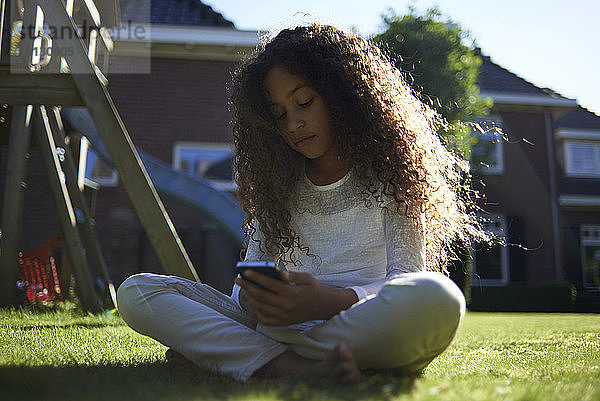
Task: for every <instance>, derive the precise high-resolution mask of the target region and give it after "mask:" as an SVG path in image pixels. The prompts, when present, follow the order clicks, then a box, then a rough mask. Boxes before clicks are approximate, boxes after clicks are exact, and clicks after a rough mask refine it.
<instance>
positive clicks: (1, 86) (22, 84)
mask: <svg viewBox="0 0 600 401" xmlns="http://www.w3.org/2000/svg"><path fill="white" fill-rule="evenodd" d="M3 1H5V2H6V1H8V0H3ZM11 1H14V0H11ZM23 1H24V8H23V10H24V14H23V15H22V16H21V18H22V21H23V27H24V28H23V29H27V30H28V32H26V33H27V35H23V36H22V38H21V42H20V44H19V49H21V50H22V52H21V54H19V55H15V54H13V55H11V56H10V57H9V58H10V62H9V63H8V64H7V63H4V64H3V65H0V104H5V103H6V104H11V105H15V106H16V107H14V108H13V115H12V121H11V133H10V145H9V146H10V148H9V149H10V151H9V160H8V164H9V168H8V171H7V181H6V190H5V195H4V208H3V214H2V237H0V244H1V250H2V253H1V254H0V287H2V288H0V303H2V304H10V303H12V302H13V301H14V288H11V286H12V287H14V282H15V279H16V276H17V257H18V245H19V242H20V237H21V230H22V215H23V210H22V205H23V197H24V186H25V185H23V183H24V182H25V171H26V170H25V169H26V153H27V150H28V144H29V137H30V135H31V131H32V129H31V127H32V122H33V121H35V122H37V124H34V125H33V126H34V127H37V129H34V130H33V131H35V133H36V135H37V138H38V142H39V145H40V151H41V154H42V158H43V161H44V165H45V168H46V171H47V173H48V182H49V183H50V187H51V188H52V192H53V193H52V197H53V200H54V205H55V209H56V212H57V215H58V216H59V220H60V225H61V229H62V231H63V236H64V238H65V247H66V250H67V253H68V255H69V259H70V261H71V263H72V268H73V273H74V274H75V277H76V281H77V284H78V289H79V296H80V299H81V301H82V304H83V305H84V307H85V308H86V309H87V310H90V311H93V312H97V311H99V310H101V309H102V307H103V305H102V302H101V296H99V294H97V291H96V290H95V289H94V278H95V277H102V278H103V279H104V280H105V281H106V283H107V284H108V288H109V292H110V295H111V300H112V303H114V304H115V306H116V294H115V290H114V286H113V285H112V283H111V281H110V278H109V277H108V273H107V269H106V265H105V262H104V260H103V257H102V253H101V252H100V247H99V245H98V241H97V238H96V236H95V234H94V230H93V224H92V222H91V219H90V216H89V211H88V210H87V207H86V204H85V202H84V199H83V196H82V193H81V190H80V188H79V186H78V184H77V182H78V179H77V171H76V168H75V163H74V159H73V156H72V155H71V153H70V151H69V147H68V146H67V145H66V143H65V132H64V128H63V126H62V121H61V118H60V107H59V106H85V107H87V108H88V111H89V113H90V115H91V116H92V120H93V121H94V124H95V126H96V129H97V131H98V133H99V134H100V137H101V138H102V141H103V142H104V145H105V147H106V149H107V150H108V153H109V154H110V157H111V159H112V161H113V164H114V166H115V168H116V169H117V171H118V173H119V177H120V179H121V181H122V183H123V186H124V188H125V190H126V192H127V194H128V196H129V198H130V199H131V202H132V204H133V206H134V208H135V210H136V212H137V215H138V217H139V218H140V221H141V223H142V225H143V227H144V229H145V230H146V233H147V235H148V237H149V239H150V242H151V243H152V245H153V247H154V250H155V252H156V254H157V256H158V258H159V260H160V262H161V264H162V266H163V268H164V270H165V271H166V272H168V273H171V274H175V275H179V276H181V277H185V278H189V279H192V280H196V281H200V280H199V278H198V276H197V274H196V271H195V269H194V267H193V266H192V264H191V262H190V259H189V257H188V255H187V253H186V251H185V249H184V248H183V246H182V243H181V241H180V239H179V237H178V235H177V233H176V231H175V228H174V226H173V224H172V222H171V220H170V218H169V216H168V215H167V212H166V210H165V208H164V206H163V204H162V202H161V200H160V198H159V197H158V194H157V192H156V190H155V188H154V185H153V184H152V181H151V180H150V178H149V176H148V174H147V172H146V169H145V168H144V165H143V164H142V162H141V160H140V158H139V156H138V154H137V152H136V150H135V148H134V146H133V143H132V141H131V138H130V136H129V134H128V132H127V129H126V128H125V125H124V123H123V121H122V119H121V117H120V116H119V113H118V111H117V109H116V107H115V105H114V103H113V101H112V99H111V98H110V95H109V93H108V91H107V89H106V84H107V80H106V78H105V77H104V75H103V74H102V72H101V69H100V68H99V66H98V65H97V64H96V60H97V59H99V56H104V57H103V58H102V61H104V62H105V63H106V60H107V57H106V56H107V55H108V53H109V52H110V50H111V49H112V46H113V44H112V40H111V38H110V35H109V34H108V31H107V30H106V24H105V23H103V21H102V17H103V16H104V15H108V20H110V19H111V18H113V19H114V15H115V12H114V8H113V9H111V8H110V7H108V6H109V5H110V2H112V3H113V5H115V6H116V7H118V0H104V1H103V2H102V4H101V6H102V7H101V11H102V12H99V11H98V8H96V5H95V3H94V2H93V1H91V0H77V1H80V2H81V4H79V6H80V7H79V10H80V12H82V15H83V18H84V20H85V22H86V24H87V26H88V27H91V29H89V32H88V30H82V33H83V35H81V34H77V35H68V34H65V32H69V31H70V32H78V30H77V25H76V22H75V20H74V19H73V0H67V3H66V4H65V3H63V2H62V0H23ZM3 4H4V3H3ZM13 9H14V7H13ZM117 10H118V9H117ZM116 14H117V15H118V12H117V13H116ZM7 15H10V13H8V12H7V10H6V7H5V9H4V10H3V17H6V16H7ZM19 17H20V16H19V15H14V13H13V15H11V16H10V18H4V19H3V24H2V26H3V35H2V36H3V41H2V49H6V48H7V46H6V41H5V40H6V39H7V38H10V31H9V35H6V34H5V33H6V31H7V29H6V22H7V21H10V23H11V24H14V21H15V20H16V18H19ZM78 22H79V21H78ZM44 25H45V26H46V28H45V29H44V28H43V27H44ZM30 26H31V27H33V28H32V29H30V28H29V27H30ZM47 27H55V28H58V29H55V30H54V31H56V34H55V35H53V34H52V29H48V28H47ZM48 30H50V32H47V31H48ZM30 32H33V34H32V35H29V33H30ZM44 46H46V49H48V48H51V49H52V52H51V54H50V56H49V57H48V53H50V52H48V51H44V50H45V48H44ZM5 51H6V50H5ZM13 53H14V52H13ZM6 58H7V57H6V54H4V57H3V58H2V60H3V61H5V60H6Z"/></svg>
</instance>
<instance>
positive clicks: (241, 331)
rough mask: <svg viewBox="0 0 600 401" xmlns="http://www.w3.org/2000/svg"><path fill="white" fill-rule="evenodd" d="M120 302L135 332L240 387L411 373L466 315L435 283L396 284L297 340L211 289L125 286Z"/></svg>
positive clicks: (151, 280)
mask: <svg viewBox="0 0 600 401" xmlns="http://www.w3.org/2000/svg"><path fill="white" fill-rule="evenodd" d="M118 302H119V311H120V313H121V315H122V316H123V319H124V320H125V321H126V322H127V323H128V324H129V325H130V326H131V327H132V328H133V329H134V330H136V331H138V332H140V333H142V334H145V335H148V336H150V337H152V338H154V339H156V340H158V341H159V342H161V343H163V344H164V345H166V346H168V347H170V348H172V349H174V350H175V351H177V352H179V353H180V354H182V355H183V356H185V357H186V358H187V359H189V360H191V361H192V362H194V363H195V364H196V365H199V366H203V367H205V368H208V369H211V370H213V371H217V372H220V373H222V374H226V375H229V376H232V377H233V378H235V379H236V380H240V381H246V380H247V379H248V378H249V377H250V376H252V375H254V374H256V375H261V374H274V373H279V374H286V372H290V373H291V372H292V370H294V369H295V373H301V372H302V371H307V372H309V373H316V372H317V371H318V370H319V367H320V368H324V369H330V370H331V369H333V370H335V369H338V370H339V371H340V372H339V377H340V378H342V379H344V378H347V379H352V378H354V377H355V376H356V374H357V373H358V369H357V367H360V368H380V369H383V368H400V369H403V370H405V371H406V372H413V371H416V370H419V369H422V368H423V367H425V366H426V365H427V364H428V363H429V362H430V361H431V360H433V359H434V358H435V357H436V356H437V355H439V354H440V353H441V352H443V350H444V349H445V348H446V347H447V346H448V345H449V344H450V342H451V340H452V338H453V337H454V334H455V332H456V329H457V327H458V324H459V322H460V319H461V318H462V316H463V314H464V310H465V301H464V297H463V296H462V293H461V292H460V290H459V289H458V288H457V287H456V286H455V285H454V283H452V281H450V280H449V279H448V278H446V277H444V276H442V275H440V274H437V273H408V274H403V275H400V276H398V277H396V278H394V279H392V280H390V281H389V283H388V285H386V286H385V287H383V288H382V290H381V291H380V292H379V294H378V295H377V296H376V297H373V298H371V299H368V300H363V301H362V302H359V303H357V304H355V305H353V306H352V307H351V308H350V309H348V310H346V311H343V312H341V313H340V314H338V315H336V316H334V317H333V318H331V319H330V320H328V321H326V322H324V323H323V324H319V325H316V326H314V327H312V328H310V329H308V330H306V331H304V332H298V331H296V330H294V329H292V328H289V327H272V326H262V325H261V324H260V323H257V322H256V321H255V320H253V319H252V318H251V317H250V316H249V315H248V314H247V313H246V312H245V311H244V310H242V309H241V308H240V307H239V306H238V305H237V303H236V302H235V301H233V300H232V299H231V298H229V297H227V296H226V295H224V294H222V293H220V292H218V291H216V290H215V289H213V288H211V287H210V286H208V285H205V284H200V283H194V282H192V281H189V280H185V279H181V278H176V277H171V276H161V275H154V274H139V275H135V276H132V277H130V278H129V279H127V280H126V281H125V282H124V283H123V284H122V285H121V287H120V288H119V291H118ZM290 369H292V370H290Z"/></svg>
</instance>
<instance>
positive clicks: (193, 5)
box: [121, 0, 235, 28]
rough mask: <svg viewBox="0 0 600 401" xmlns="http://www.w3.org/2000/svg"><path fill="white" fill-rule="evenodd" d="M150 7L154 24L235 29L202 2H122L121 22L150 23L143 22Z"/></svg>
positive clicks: (150, 0) (174, 0)
mask: <svg viewBox="0 0 600 401" xmlns="http://www.w3.org/2000/svg"><path fill="white" fill-rule="evenodd" d="M148 7H150V23H152V24H159V25H194V26H215V27H225V28H235V26H234V25H233V22H231V21H229V20H227V19H225V18H224V17H223V15H221V14H220V13H218V12H216V11H215V10H213V9H212V7H210V6H208V5H206V4H204V3H202V2H201V1H200V0H121V21H123V22H126V21H132V22H148V21H143V20H142V19H144V18H143V16H144V14H146V15H147V14H148ZM144 11H145V12H144ZM145 19H147V18H145Z"/></svg>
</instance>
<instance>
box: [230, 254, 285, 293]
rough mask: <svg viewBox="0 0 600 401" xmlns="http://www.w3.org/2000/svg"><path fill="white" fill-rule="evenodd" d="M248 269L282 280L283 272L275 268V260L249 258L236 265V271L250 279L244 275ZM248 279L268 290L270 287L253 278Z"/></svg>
mask: <svg viewBox="0 0 600 401" xmlns="http://www.w3.org/2000/svg"><path fill="white" fill-rule="evenodd" d="M246 270H253V271H255V272H258V273H260V274H264V275H266V276H269V277H271V278H274V279H276V280H282V278H281V272H280V271H279V270H277V269H276V268H275V262H271V261H262V260H248V261H242V262H238V263H237V265H236V266H235V271H236V272H238V273H239V274H240V275H241V276H242V277H243V278H244V280H248V279H247V278H246V277H244V272H245V271H246ZM248 281H249V282H251V283H252V284H254V285H257V286H259V287H261V288H263V289H266V290H268V288H265V287H263V286H262V285H260V284H258V283H255V282H254V281H252V280H248Z"/></svg>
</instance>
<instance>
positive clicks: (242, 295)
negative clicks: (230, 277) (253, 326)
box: [238, 288, 257, 318]
mask: <svg viewBox="0 0 600 401" xmlns="http://www.w3.org/2000/svg"><path fill="white" fill-rule="evenodd" d="M238 299H239V300H240V305H241V306H242V309H244V310H245V311H246V312H248V314H249V315H250V316H252V317H254V318H256V317H257V316H256V311H255V310H254V309H252V307H251V306H250V304H249V303H248V293H247V292H246V290H245V289H243V288H240V292H239V294H238Z"/></svg>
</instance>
